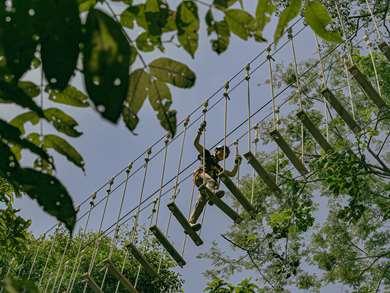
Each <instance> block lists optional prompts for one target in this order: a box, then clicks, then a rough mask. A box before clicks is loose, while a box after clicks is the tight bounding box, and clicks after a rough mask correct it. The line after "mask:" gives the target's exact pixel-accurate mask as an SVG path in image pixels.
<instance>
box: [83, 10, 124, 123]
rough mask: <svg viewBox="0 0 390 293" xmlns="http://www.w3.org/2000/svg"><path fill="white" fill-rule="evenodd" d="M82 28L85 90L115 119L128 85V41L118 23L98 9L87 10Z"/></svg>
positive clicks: (102, 112) (118, 114)
mask: <svg viewBox="0 0 390 293" xmlns="http://www.w3.org/2000/svg"><path fill="white" fill-rule="evenodd" d="M85 28H86V32H85V46H84V48H83V55H84V58H83V65H84V79H85V86H86V89H87V92H88V94H89V97H90V98H91V100H92V101H93V102H94V104H95V105H96V107H97V108H98V111H99V112H100V113H101V115H102V116H103V117H104V118H106V119H108V120H110V121H112V122H117V121H118V118H119V117H120V114H121V112H122V106H123V101H124V100H125V98H126V96H127V92H128V86H129V67H130V54H131V51H130V46H129V43H128V41H127V39H126V36H125V35H124V32H123V30H122V27H121V25H120V24H119V23H117V22H116V21H115V20H114V19H112V18H111V17H110V16H108V15H107V14H105V13H104V12H101V11H99V10H96V9H92V10H90V12H89V14H88V18H87V22H86V25H85Z"/></svg>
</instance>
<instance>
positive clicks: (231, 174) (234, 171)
mask: <svg viewBox="0 0 390 293" xmlns="http://www.w3.org/2000/svg"><path fill="white" fill-rule="evenodd" d="M241 160H242V159H241V157H240V156H237V157H236V159H235V160H234V167H233V169H232V170H231V171H228V170H225V174H226V175H227V176H229V177H234V176H236V174H237V172H238V168H239V167H240V165H241Z"/></svg>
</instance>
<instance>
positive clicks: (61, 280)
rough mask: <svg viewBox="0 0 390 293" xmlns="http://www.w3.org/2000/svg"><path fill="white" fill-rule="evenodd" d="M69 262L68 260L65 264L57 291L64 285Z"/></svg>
mask: <svg viewBox="0 0 390 293" xmlns="http://www.w3.org/2000/svg"><path fill="white" fill-rule="evenodd" d="M68 264H69V263H68V261H66V262H65V264H64V270H63V272H62V274H61V279H60V282H59V284H58V287H57V293H59V292H60V289H61V286H62V282H63V281H64V276H65V272H66V270H67V268H68Z"/></svg>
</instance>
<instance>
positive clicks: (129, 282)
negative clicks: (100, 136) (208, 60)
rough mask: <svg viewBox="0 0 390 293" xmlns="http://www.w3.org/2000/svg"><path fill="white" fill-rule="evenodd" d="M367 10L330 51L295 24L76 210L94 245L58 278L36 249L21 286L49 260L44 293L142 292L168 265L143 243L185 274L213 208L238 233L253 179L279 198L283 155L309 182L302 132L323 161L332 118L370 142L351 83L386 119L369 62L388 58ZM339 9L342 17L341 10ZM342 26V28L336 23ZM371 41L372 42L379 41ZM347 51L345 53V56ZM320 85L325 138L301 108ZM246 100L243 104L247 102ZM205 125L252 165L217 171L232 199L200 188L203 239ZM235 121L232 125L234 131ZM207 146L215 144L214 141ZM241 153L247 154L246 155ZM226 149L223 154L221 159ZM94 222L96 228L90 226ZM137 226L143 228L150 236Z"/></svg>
mask: <svg viewBox="0 0 390 293" xmlns="http://www.w3.org/2000/svg"><path fill="white" fill-rule="evenodd" d="M367 7H368V8H369V12H370V14H371V18H370V19H368V20H367V22H371V24H373V25H372V27H369V28H366V27H365V25H364V24H362V25H360V27H358V28H357V31H356V32H355V34H352V35H350V36H349V35H347V33H346V29H345V27H344V25H342V31H343V33H344V39H345V40H344V41H343V42H342V43H340V44H337V45H335V46H334V47H333V48H331V49H329V50H327V51H322V49H321V48H322V47H321V44H320V41H319V40H318V39H317V37H316V36H315V35H313V34H312V33H311V32H310V30H308V29H307V27H306V25H305V24H304V23H303V20H302V19H299V20H298V21H296V22H295V23H294V24H293V25H292V26H291V27H290V28H289V29H288V30H287V32H286V34H285V36H284V39H283V42H282V43H281V44H280V45H278V46H274V45H273V44H272V45H271V46H269V47H268V48H266V49H265V50H263V51H262V52H260V53H259V54H258V55H257V56H255V57H254V58H253V59H252V60H250V61H249V62H248V64H247V65H246V66H245V67H243V68H241V69H240V70H239V71H238V72H237V73H236V74H234V75H233V76H232V77H231V78H230V79H229V80H228V81H227V82H226V83H225V84H224V85H223V86H221V87H220V88H219V89H218V90H216V91H215V92H214V93H213V94H212V95H211V96H209V97H208V98H206V99H205V100H204V102H203V103H202V104H201V105H199V106H198V107H197V108H196V109H194V110H193V111H192V112H191V113H190V114H189V115H188V116H187V117H186V118H185V119H184V120H183V121H181V122H180V123H178V129H179V131H178V134H177V135H176V137H174V138H171V137H169V136H167V135H164V136H162V137H161V138H159V139H158V140H156V141H155V142H154V143H153V144H151V145H150V146H149V147H147V148H146V149H145V151H144V152H143V153H142V154H140V155H139V156H138V157H137V158H135V159H134V160H133V161H132V162H130V163H129V164H127V165H126V166H125V167H124V168H122V169H121V170H120V171H119V172H118V173H117V174H115V175H114V176H112V177H111V178H110V179H109V180H108V181H107V182H105V183H104V184H102V185H101V186H100V187H99V188H98V189H97V190H96V191H95V192H94V193H93V194H91V195H90V196H88V197H86V198H85V200H83V201H82V202H81V203H80V204H79V206H78V208H77V211H78V218H77V225H78V226H77V227H78V228H79V232H78V234H79V235H80V236H82V235H85V234H86V233H87V232H88V231H89V230H95V231H97V232H98V233H97V235H98V236H97V237H96V238H94V239H92V240H90V241H88V242H87V243H83V242H82V241H80V243H79V244H78V245H77V246H76V247H74V245H73V244H72V240H71V238H69V237H68V238H67V240H66V243H63V247H62V249H63V252H62V255H61V258H60V261H59V263H57V264H56V268H57V269H56V270H55V271H51V272H49V271H48V269H47V268H48V264H49V262H50V259H51V257H52V256H53V255H54V254H55V250H56V247H54V241H53V242H52V244H51V247H50V249H49V251H41V250H40V247H39V246H37V248H36V249H35V251H34V252H33V253H32V255H33V259H32V262H31V267H30V270H29V272H28V274H27V275H26V276H24V277H27V278H28V279H30V278H31V275H32V272H33V270H34V267H35V266H36V260H37V257H38V255H39V254H44V255H46V256H45V264H44V267H43V270H42V272H40V278H39V282H38V286H39V287H40V289H41V290H42V291H44V292H48V291H50V292H55V291H56V292H59V291H60V290H62V291H66V292H72V289H73V288H74V286H75V285H76V284H79V283H83V284H84V285H83V286H84V287H83V288H84V290H83V291H84V292H86V290H87V289H88V288H89V289H90V290H92V291H94V292H103V291H104V286H105V282H106V280H107V276H108V275H111V276H113V277H114V278H115V279H116V280H117V286H116V290H115V292H117V291H118V290H119V288H120V286H123V287H124V288H126V289H127V290H128V291H130V292H138V290H137V286H138V283H139V276H140V273H141V271H144V272H146V273H147V274H148V275H149V276H150V277H151V278H158V276H159V273H160V270H161V265H162V257H161V258H160V260H159V263H158V265H154V264H152V263H150V262H149V261H148V259H147V258H146V257H145V251H147V250H148V249H151V248H150V247H148V245H146V247H145V246H143V247H141V245H140V243H141V239H144V240H145V241H146V243H149V242H151V241H152V238H153V239H155V240H156V241H158V243H159V245H160V248H161V249H162V250H165V252H166V253H167V254H168V255H169V256H170V257H171V258H172V259H173V260H174V261H175V262H176V264H177V266H178V267H184V266H186V265H189V263H188V261H187V260H186V249H188V247H189V246H190V247H192V248H191V249H195V248H196V247H198V246H201V245H203V244H204V243H205V242H207V239H206V238H205V237H204V235H203V234H204V233H202V232H203V231H202V230H203V228H204V227H206V226H207V223H206V219H207V217H206V216H205V214H206V213H207V211H209V209H213V210H214V209H218V210H220V212H221V214H222V216H225V217H226V218H227V219H230V221H232V223H233V224H235V223H240V222H241V220H242V217H243V215H244V214H245V213H246V214H248V215H249V216H252V217H255V215H256V213H257V211H256V207H255V205H254V202H253V200H254V182H255V178H256V176H258V177H259V178H261V180H262V181H263V182H264V184H265V185H266V186H267V187H268V188H269V189H270V190H271V191H272V192H274V193H275V194H277V195H280V196H283V191H282V188H281V184H282V183H280V178H279V173H278V172H279V169H280V166H279V164H280V162H281V159H282V156H285V157H286V158H287V159H288V161H289V162H290V164H291V168H292V170H294V174H295V175H296V178H300V179H302V180H305V178H308V177H309V176H310V174H311V171H310V169H309V167H308V162H309V160H310V158H309V157H308V156H307V155H305V150H306V145H305V132H308V133H309V134H310V135H311V137H312V138H313V139H314V141H315V142H316V143H317V147H318V148H320V149H322V150H323V151H324V152H325V153H326V152H331V151H332V150H333V147H332V142H331V141H330V130H329V124H330V122H331V121H332V119H334V116H335V114H337V116H338V117H339V118H341V119H342V120H343V121H344V123H345V125H346V126H347V127H348V128H349V129H350V130H351V132H350V137H348V139H354V137H355V136H362V135H364V128H363V127H362V126H361V124H360V123H359V119H358V117H356V113H355V109H354V99H353V94H352V91H351V83H352V82H355V83H357V84H358V85H359V87H360V88H361V90H362V92H363V93H364V94H365V95H366V97H367V98H368V100H369V101H370V103H372V104H373V105H375V106H376V107H377V108H378V109H379V112H378V113H379V114H378V115H380V114H381V113H382V112H384V111H385V110H386V109H387V108H388V105H386V103H385V101H384V99H383V98H382V97H383V95H382V92H381V87H380V83H379V78H378V74H377V70H376V65H375V60H374V58H373V54H374V51H375V50H380V51H382V52H383V54H384V55H385V57H386V58H387V59H388V60H390V53H389V52H390V49H389V46H388V45H387V43H386V40H385V39H384V37H383V35H382V32H381V29H382V27H381V26H380V25H379V23H378V22H377V21H376V19H375V17H374V15H373V13H372V11H371V8H370V6H369V5H368V3H367ZM336 10H337V12H338V13H339V11H338V7H337V4H336ZM339 20H340V22H341V24H343V22H342V18H341V16H340V14H339ZM302 37H305V38H308V37H309V38H310V39H311V40H312V42H313V47H314V48H315V55H316V60H315V62H313V64H311V65H310V66H309V67H307V68H305V69H304V70H302V68H300V67H299V65H298V59H299V58H298V56H297V53H298V52H299V51H298V50H297V47H298V46H297V45H298V42H297V40H299V38H302ZM371 38H374V41H372V40H371ZM304 40H305V44H304V45H305V47H308V45H307V39H304ZM274 47H275V48H274ZM360 47H363V48H364V49H363V50H365V52H368V54H369V55H370V56H371V59H372V66H373V69H374V72H375V79H374V82H372V81H371V80H369V79H368V78H367V77H366V76H365V75H364V74H363V73H362V72H361V71H360V70H359V68H358V67H357V66H356V65H354V64H353V59H352V55H351V54H352V53H351V52H352V50H353V49H355V48H360ZM286 52H287V53H286ZM345 52H347V53H346V54H345ZM282 54H283V55H282ZM283 56H289V57H288V58H289V61H290V62H291V61H292V62H291V63H292V65H293V66H292V71H293V73H294V76H295V77H296V78H295V79H294V80H293V81H292V82H291V83H290V84H288V85H286V86H285V87H282V86H281V85H280V84H277V83H276V80H277V78H276V77H277V74H278V71H277V64H278V63H277V62H276V60H282V59H283ZM335 65H337V66H339V67H340V66H341V67H340V68H341V69H342V71H343V72H344V76H345V84H344V86H343V87H342V88H338V89H331V88H329V81H328V79H329V77H330V76H331V72H332V71H333V70H334V69H333V68H334V66H335ZM340 68H339V69H340ZM260 77H265V81H264V82H262V83H260V85H259V86H258V87H257V88H254V86H256V84H255V82H254V80H260ZM317 81H319V85H320V87H319V89H318V96H316V97H317V99H316V102H315V107H316V108H318V109H320V111H321V112H322V115H323V118H324V121H325V122H324V125H323V126H324V128H323V129H319V128H318V127H317V126H316V125H315V123H314V122H313V121H312V120H311V118H310V115H309V114H308V113H307V112H306V109H307V108H306V106H305V98H306V97H305V94H304V89H305V88H307V87H310V86H312V85H313V83H315V82H317ZM340 90H341V91H343V92H344V93H345V94H346V96H347V100H348V101H349V105H345V103H344V102H342V101H340V100H339V99H338V98H337V97H336V95H335V92H336V91H340ZM260 95H261V96H264V95H267V96H270V99H268V100H266V101H265V100H264V99H262V98H261V97H259V96H260ZM243 97H245V98H246V99H245V100H243ZM241 112H242V113H241ZM294 112H297V114H296V117H297V118H298V121H299V123H300V144H299V145H298V146H293V145H290V143H289V140H288V139H286V138H285V137H283V135H282V134H281V129H280V121H281V117H283V116H284V115H288V114H289V113H294ZM209 117H213V118H212V119H213V121H214V120H216V117H222V118H223V119H221V121H222V123H221V124H219V125H216V124H215V123H214V124H210V123H208V124H207V126H206V129H205V131H204V133H203V136H202V138H203V139H202V140H203V146H205V147H206V146H208V147H207V148H208V149H212V148H215V147H216V146H217V145H219V144H222V145H223V146H228V147H232V148H234V150H235V153H236V156H239V155H240V153H241V152H242V149H243V148H246V150H245V152H242V153H243V157H244V158H245V159H246V161H247V165H246V166H244V167H242V168H241V170H240V169H239V171H238V173H237V175H236V177H235V179H234V178H231V177H229V176H228V175H227V173H226V170H227V164H228V162H227V160H226V156H224V159H223V167H222V172H220V174H219V179H218V180H219V181H220V182H221V183H222V185H223V186H224V187H225V188H226V189H227V190H228V191H229V194H230V195H231V197H230V198H227V197H224V198H223V199H221V198H219V197H217V196H216V195H215V194H214V192H212V191H211V190H210V189H208V187H206V185H205V184H203V185H202V186H200V188H199V192H200V193H201V194H202V196H205V197H206V198H207V200H208V201H209V202H210V203H212V204H213V206H212V207H207V205H206V207H205V209H204V211H203V214H202V216H201V229H200V231H197V230H196V229H194V227H193V226H192V225H191V224H190V222H189V217H190V214H191V211H192V210H193V208H194V201H195V195H196V193H197V192H196V191H197V187H196V186H195V183H194V182H191V178H192V177H193V170H194V168H195V166H196V163H197V161H198V160H197V159H196V158H194V157H192V156H191V159H190V160H187V159H188V157H189V154H192V153H193V151H194V146H193V143H192V140H193V137H194V136H195V135H194V133H195V132H194V131H196V130H197V127H198V126H199V125H201V123H203V125H205V122H206V121H208V119H210V118H209ZM233 122H234V123H235V124H234V125H232V124H233ZM264 124H267V125H268V128H267V129H266V131H267V134H269V136H270V138H271V141H272V142H273V143H272V144H271V145H272V146H270V149H267V150H266V151H269V152H271V151H276V154H277V158H276V166H275V170H276V171H275V173H270V172H268V171H267V170H266V168H265V167H264V166H263V165H262V164H261V162H260V161H259V160H258V158H257V156H256V154H257V153H258V151H259V143H260V142H261V134H262V129H261V125H264ZM217 133H218V134H220V133H223V135H222V136H218V139H215V138H212V137H211V136H214V134H217ZM210 134H211V135H210ZM209 140H212V141H211V142H209ZM243 145H245V146H244V147H243ZM240 149H241V150H240ZM225 150H226V149H225V148H224V152H225ZM205 157H206V156H205V154H204V153H203V156H202V158H203V159H202V162H201V165H202V166H203V170H204V169H205ZM243 171H246V173H250V174H251V175H250V180H251V183H252V186H251V187H252V188H251V196H250V197H249V198H248V197H246V196H245V195H244V194H243V193H242V192H241V190H240V182H241V179H242V178H240V176H241V174H242V173H243ZM152 178H154V179H155V178H158V184H156V185H157V186H152V185H153V184H148V183H149V182H150V181H149V180H151V179H152ZM129 195H131V198H130V199H129V200H128V202H129V203H135V205H134V206H131V207H128V206H127V205H126V203H127V200H126V199H127V197H128V196H129ZM179 195H181V196H179ZM118 203H119V205H118ZM113 205H116V206H113ZM234 206H235V207H237V206H238V208H233V207H234ZM110 211H111V212H112V213H115V216H114V218H113V219H109V218H108V217H109V213H110ZM218 215H219V214H218ZM108 221H110V223H109V224H107V222H108ZM94 223H96V224H97V226H95V227H93V226H91V225H93V224H94ZM141 224H142V225H143V226H146V227H147V229H146V230H145V231H144V230H143V229H142V227H141ZM127 227H131V228H130V236H129V241H128V242H127V243H126V253H125V254H124V255H123V257H122V260H121V262H120V263H118V262H115V261H114V260H113V259H112V255H113V251H114V248H115V247H116V246H117V245H120V243H119V232H120V230H121V229H127ZM60 228H61V225H60V224H57V225H55V226H53V227H51V228H50V229H49V230H47V231H46V232H45V233H44V234H43V235H42V239H44V238H45V237H48V236H49V235H51V234H53V235H54V234H55V233H57V231H59V229H60ZM102 237H111V243H110V249H109V252H108V255H107V257H106V259H104V260H103V261H100V260H98V259H97V254H98V252H99V249H100V245H101V241H100V240H101V239H102ZM173 238H175V239H176V238H177V239H179V238H180V239H182V241H181V243H178V242H179V241H177V240H176V241H174V240H175V239H173ZM72 245H73V246H72ZM91 247H92V249H93V253H92V257H91V258H90V259H89V260H88V261H89V265H88V269H87V270H86V271H82V268H81V266H80V264H81V262H82V259H83V258H84V253H85V251H86V249H88V248H89V249H90V248H91ZM70 249H74V250H75V251H77V252H76V256H75V258H74V259H69V258H67V257H66V253H67V251H69V250H70ZM29 253H30V252H29ZM26 255H27V253H26ZM130 256H132V257H133V258H134V259H136V260H137V262H138V264H139V265H138V270H137V274H136V277H135V279H129V277H128V276H126V275H125V274H124V267H125V264H126V261H127V260H128V258H129V257H130ZM98 264H99V265H101V264H103V267H104V275H103V278H102V279H100V280H97V279H95V278H94V272H95V271H96V267H97V265H98ZM65 272H67V273H70V280H68V283H66V284H65V283H64V278H63V276H64V274H65ZM80 273H82V274H83V277H82V278H81V279H80V278H77V276H78V275H79V274H80ZM64 288H65V290H64Z"/></svg>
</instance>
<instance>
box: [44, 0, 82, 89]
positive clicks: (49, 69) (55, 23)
mask: <svg viewBox="0 0 390 293" xmlns="http://www.w3.org/2000/svg"><path fill="white" fill-rule="evenodd" d="M54 11H55V15H53V12H54ZM79 14H80V13H79V8H78V3H77V0H41V1H40V4H39V10H38V13H37V17H38V18H39V21H40V23H42V24H44V25H41V26H39V31H40V43H41V58H42V66H43V71H44V73H45V76H46V79H47V81H48V82H49V84H50V85H51V87H53V88H56V89H59V90H63V89H65V87H66V86H67V85H68V82H69V80H70V78H71V77H72V75H73V72H74V70H75V68H76V64H77V59H78V56H79V51H80V50H79V43H80V40H81V21H80V16H79Z"/></svg>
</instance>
